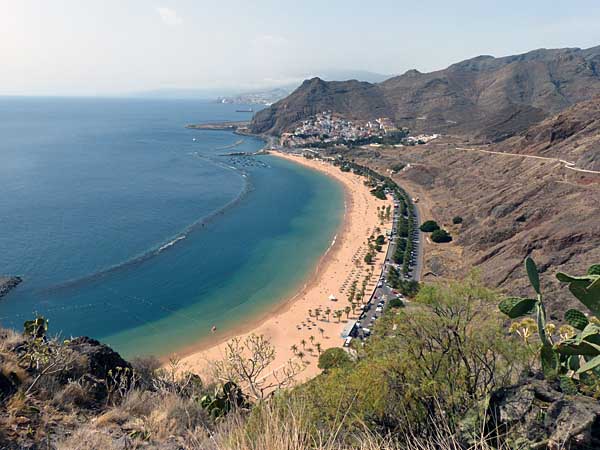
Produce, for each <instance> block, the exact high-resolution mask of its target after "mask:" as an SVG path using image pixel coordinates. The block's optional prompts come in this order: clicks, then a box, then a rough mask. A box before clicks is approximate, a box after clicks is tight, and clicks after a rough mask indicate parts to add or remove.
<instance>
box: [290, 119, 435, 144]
mask: <svg viewBox="0 0 600 450" xmlns="http://www.w3.org/2000/svg"><path fill="white" fill-rule="evenodd" d="M408 134H409V130H408V129H407V128H399V127H397V126H396V124H395V123H394V122H393V121H392V119H390V118H388V117H380V118H377V119H374V120H354V121H353V120H349V119H345V118H343V117H340V116H337V115H335V114H333V113H332V112H331V111H324V112H321V113H318V114H316V115H315V116H314V117H312V118H310V119H308V120H304V121H302V123H301V124H300V125H298V126H297V127H296V128H295V129H294V130H293V131H291V132H286V133H282V134H281V138H280V145H281V146H283V147H291V148H298V147H324V146H329V145H348V146H361V145H374V146H378V145H382V144H387V145H416V144H425V143H427V142H430V141H431V140H433V139H436V138H438V137H439V135H438V134H433V135H424V134H422V135H419V136H409V135H408Z"/></svg>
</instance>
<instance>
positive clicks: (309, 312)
mask: <svg viewBox="0 0 600 450" xmlns="http://www.w3.org/2000/svg"><path fill="white" fill-rule="evenodd" d="M312 314H313V310H312V309H309V310H308V317H312Z"/></svg>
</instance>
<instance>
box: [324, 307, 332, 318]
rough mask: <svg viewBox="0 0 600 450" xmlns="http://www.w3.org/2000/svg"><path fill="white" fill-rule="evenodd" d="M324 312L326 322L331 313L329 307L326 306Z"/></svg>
mask: <svg viewBox="0 0 600 450" xmlns="http://www.w3.org/2000/svg"><path fill="white" fill-rule="evenodd" d="M325 314H327V322H329V316H330V315H331V308H329V307H327V308H326V309H325Z"/></svg>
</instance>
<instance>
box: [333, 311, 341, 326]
mask: <svg viewBox="0 0 600 450" xmlns="http://www.w3.org/2000/svg"><path fill="white" fill-rule="evenodd" d="M342 314H343V312H342V311H341V310H340V309H336V310H335V313H333V315H334V316H335V318H336V319H337V321H338V323H340V319H341V318H342Z"/></svg>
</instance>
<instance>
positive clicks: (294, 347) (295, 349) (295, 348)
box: [290, 344, 298, 355]
mask: <svg viewBox="0 0 600 450" xmlns="http://www.w3.org/2000/svg"><path fill="white" fill-rule="evenodd" d="M290 349H291V350H292V352H294V355H295V354H296V353H297V352H298V346H297V345H296V344H294V345H292V346H291V347H290Z"/></svg>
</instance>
